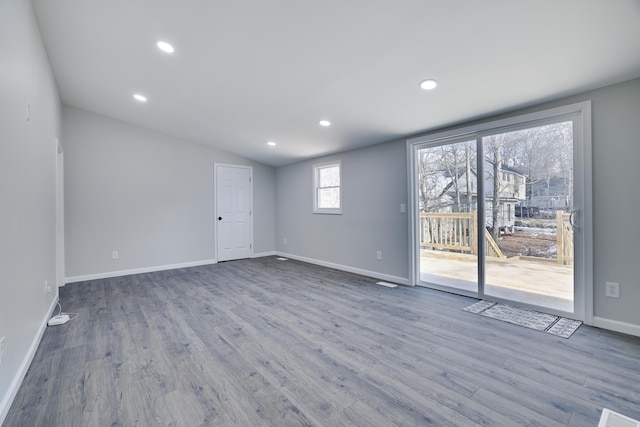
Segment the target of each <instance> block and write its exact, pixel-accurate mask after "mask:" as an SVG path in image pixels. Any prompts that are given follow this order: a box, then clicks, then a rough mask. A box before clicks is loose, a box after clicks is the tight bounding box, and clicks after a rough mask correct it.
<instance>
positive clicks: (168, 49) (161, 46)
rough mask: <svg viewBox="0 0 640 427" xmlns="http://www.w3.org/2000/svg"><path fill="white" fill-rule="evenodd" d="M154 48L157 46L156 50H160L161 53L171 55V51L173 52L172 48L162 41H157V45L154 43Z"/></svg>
mask: <svg viewBox="0 0 640 427" xmlns="http://www.w3.org/2000/svg"><path fill="white" fill-rule="evenodd" d="M156 46H158V49H160V50H161V51H163V52H167V53H173V51H174V50H175V49H174V48H173V46H171V45H170V44H169V43H167V42H163V41H159V42H158V43H156Z"/></svg>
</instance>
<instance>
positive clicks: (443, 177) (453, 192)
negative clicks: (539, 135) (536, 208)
mask: <svg viewBox="0 0 640 427" xmlns="http://www.w3.org/2000/svg"><path fill="white" fill-rule="evenodd" d="M477 174H478V172H477V170H476V169H474V168H471V177H470V178H471V179H470V180H467V171H466V169H459V170H458V173H457V174H454V173H453V171H449V170H441V171H440V172H439V174H438V175H439V176H438V177H437V178H435V179H433V178H432V179H431V181H430V182H431V185H432V186H433V187H436V188H433V187H432V189H431V190H432V191H431V194H434V193H437V194H438V196H437V200H427V201H422V204H423V210H424V211H426V212H473V211H475V210H476V209H477V208H478V193H477V191H478V177H477ZM456 175H457V176H456ZM498 179H499V180H500V183H499V188H500V193H499V201H498V203H499V206H498V209H499V211H498V226H499V227H500V229H501V230H504V231H510V232H513V231H514V227H515V219H516V215H515V213H516V205H518V204H520V203H522V202H523V201H525V200H526V182H527V178H526V176H524V175H523V174H522V173H520V172H519V171H517V170H516V169H513V168H511V167H508V166H505V165H502V167H501V168H500V174H499V176H498ZM467 181H469V185H470V186H471V188H470V191H467ZM434 189H436V191H435V192H434V191H433V190H434ZM484 194H485V204H486V211H485V217H486V220H485V224H486V226H487V227H491V226H492V225H493V198H494V197H493V163H491V162H489V161H487V160H485V165H484ZM425 205H426V206H425ZM424 207H426V209H424Z"/></svg>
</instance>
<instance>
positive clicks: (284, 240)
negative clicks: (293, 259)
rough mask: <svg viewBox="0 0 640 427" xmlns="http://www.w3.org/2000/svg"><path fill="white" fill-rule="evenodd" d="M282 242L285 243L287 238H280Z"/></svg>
mask: <svg viewBox="0 0 640 427" xmlns="http://www.w3.org/2000/svg"><path fill="white" fill-rule="evenodd" d="M282 242H283V243H284V244H285V245H286V244H287V238H286V237H285V238H284V239H282Z"/></svg>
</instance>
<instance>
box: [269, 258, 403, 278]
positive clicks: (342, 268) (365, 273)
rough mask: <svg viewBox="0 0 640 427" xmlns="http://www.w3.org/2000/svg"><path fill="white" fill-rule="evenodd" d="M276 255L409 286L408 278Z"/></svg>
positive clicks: (310, 259)
mask: <svg viewBox="0 0 640 427" xmlns="http://www.w3.org/2000/svg"><path fill="white" fill-rule="evenodd" d="M275 255H278V256H281V257H285V258H291V259H295V260H298V261H303V262H308V263H309V264H316V265H321V266H323V267H329V268H335V269H336V270H342V271H347V272H349V273H355V274H361V275H363V276H368V277H373V278H374V279H380V280H384V281H386V282H392V283H398V284H400V285H409V279H408V278H406V277H398V276H392V275H390V274H384V273H378V272H376V271H369V270H363V269H361V268H356V267H350V266H348V265H341V264H334V263H332V262H327V261H320V260H317V259H313V258H306V257H302V256H298V255H292V254H288V253H285V252H278V251H276V253H275Z"/></svg>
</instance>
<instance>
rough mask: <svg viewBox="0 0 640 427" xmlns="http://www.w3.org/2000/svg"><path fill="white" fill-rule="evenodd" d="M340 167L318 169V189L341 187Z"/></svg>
mask: <svg viewBox="0 0 640 427" xmlns="http://www.w3.org/2000/svg"><path fill="white" fill-rule="evenodd" d="M339 186H340V166H329V167H326V168H322V167H321V168H318V187H339Z"/></svg>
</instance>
